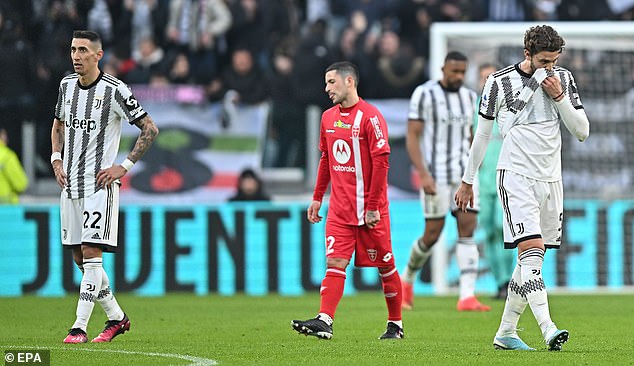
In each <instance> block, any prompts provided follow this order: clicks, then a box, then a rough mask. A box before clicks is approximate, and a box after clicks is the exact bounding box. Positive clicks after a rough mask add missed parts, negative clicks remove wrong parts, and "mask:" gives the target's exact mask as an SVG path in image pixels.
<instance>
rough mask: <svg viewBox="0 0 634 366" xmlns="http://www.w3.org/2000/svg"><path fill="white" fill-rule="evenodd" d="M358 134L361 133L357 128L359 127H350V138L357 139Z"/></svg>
mask: <svg viewBox="0 0 634 366" xmlns="http://www.w3.org/2000/svg"><path fill="white" fill-rule="evenodd" d="M360 132H361V129H360V128H359V126H354V127H352V137H354V138H359V133H360Z"/></svg>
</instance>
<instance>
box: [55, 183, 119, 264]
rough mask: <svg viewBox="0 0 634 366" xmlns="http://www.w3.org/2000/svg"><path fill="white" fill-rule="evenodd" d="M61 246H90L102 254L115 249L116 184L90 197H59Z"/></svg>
mask: <svg viewBox="0 0 634 366" xmlns="http://www.w3.org/2000/svg"><path fill="white" fill-rule="evenodd" d="M60 212H61V224H62V226H61V234H62V244H63V245H65V246H75V245H80V244H90V245H93V246H96V247H99V248H101V249H102V250H103V251H104V252H115V251H116V250H117V235H118V232H119V184H118V183H112V184H111V185H110V186H108V187H106V188H105V189H101V190H99V191H97V192H96V193H95V194H93V195H92V196H90V197H85V198H78V199H70V198H68V197H67V195H66V192H64V191H63V192H62V194H61V198H60Z"/></svg>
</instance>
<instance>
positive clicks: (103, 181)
mask: <svg viewBox="0 0 634 366" xmlns="http://www.w3.org/2000/svg"><path fill="white" fill-rule="evenodd" d="M127 172H128V171H127V170H125V169H124V168H123V167H122V166H121V165H113V166H111V167H110V168H108V169H102V170H100V171H99V173H97V185H98V186H99V187H107V186H109V185H110V184H112V183H113V182H114V181H115V180H117V179H119V178H121V177H123V176H124V175H125V173H127Z"/></svg>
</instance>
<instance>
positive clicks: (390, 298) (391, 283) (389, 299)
mask: <svg viewBox="0 0 634 366" xmlns="http://www.w3.org/2000/svg"><path fill="white" fill-rule="evenodd" d="M379 274H380V275H381V282H383V293H384V294H385V302H386V303H387V320H394V321H399V320H402V317H401V301H402V300H403V291H402V290H401V276H399V275H398V271H397V270H396V267H394V268H392V269H391V270H388V271H387V272H384V273H379Z"/></svg>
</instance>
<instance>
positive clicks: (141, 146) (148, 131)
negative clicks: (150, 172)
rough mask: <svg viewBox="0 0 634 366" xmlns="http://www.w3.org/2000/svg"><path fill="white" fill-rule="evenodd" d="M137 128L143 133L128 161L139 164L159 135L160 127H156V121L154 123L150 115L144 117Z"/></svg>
mask: <svg viewBox="0 0 634 366" xmlns="http://www.w3.org/2000/svg"><path fill="white" fill-rule="evenodd" d="M137 126H138V127H139V128H140V129H141V133H140V134H139V137H138V138H137V140H136V143H135V144H134V148H133V149H132V151H131V152H130V154H129V155H128V159H130V160H132V161H133V162H137V161H139V159H141V157H142V156H143V154H145V153H146V151H148V149H149V148H150V146H151V145H152V142H154V139H156V136H157V135H158V133H159V130H158V127H156V125H155V124H154V121H152V118H151V117H150V116H149V115H148V116H145V117H143V118H142V119H141V120H140V121H139V122H137Z"/></svg>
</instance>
